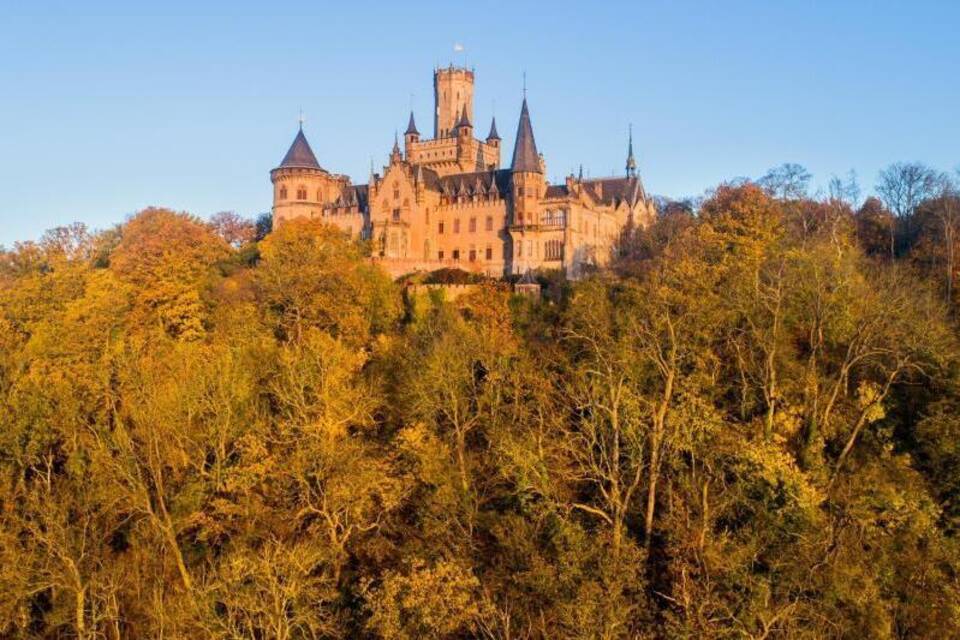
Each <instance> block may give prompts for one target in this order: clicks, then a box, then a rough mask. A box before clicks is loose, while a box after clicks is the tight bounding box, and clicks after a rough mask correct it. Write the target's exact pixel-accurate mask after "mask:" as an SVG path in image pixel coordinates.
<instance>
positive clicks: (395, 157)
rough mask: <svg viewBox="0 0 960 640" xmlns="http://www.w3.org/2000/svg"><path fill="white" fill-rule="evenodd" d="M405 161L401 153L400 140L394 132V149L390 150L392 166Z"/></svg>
mask: <svg viewBox="0 0 960 640" xmlns="http://www.w3.org/2000/svg"><path fill="white" fill-rule="evenodd" d="M402 160H403V155H402V154H401V153H400V140H399V139H398V138H397V132H396V131H394V132H393V149H391V150H390V164H396V163H398V162H400V161H402Z"/></svg>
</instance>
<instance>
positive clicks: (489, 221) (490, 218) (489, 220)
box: [487, 216, 493, 231]
mask: <svg viewBox="0 0 960 640" xmlns="http://www.w3.org/2000/svg"><path fill="white" fill-rule="evenodd" d="M487 231H493V216H487Z"/></svg>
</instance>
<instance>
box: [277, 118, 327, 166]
mask: <svg viewBox="0 0 960 640" xmlns="http://www.w3.org/2000/svg"><path fill="white" fill-rule="evenodd" d="M279 168H302V169H320V168H321V167H320V163H319V162H317V156H315V155H313V149H311V148H310V143H309V142H307V137H306V136H305V135H303V127H300V130H299V131H297V137H296V138H294V139H293V144H291V145H290V150H289V151H287V155H285V156H283V160H282V161H281V162H280V167H279Z"/></svg>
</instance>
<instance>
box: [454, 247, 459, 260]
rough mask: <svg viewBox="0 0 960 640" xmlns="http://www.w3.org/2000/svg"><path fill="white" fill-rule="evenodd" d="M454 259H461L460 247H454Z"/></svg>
mask: <svg viewBox="0 0 960 640" xmlns="http://www.w3.org/2000/svg"><path fill="white" fill-rule="evenodd" d="M453 259H454V260H459V259H460V249H454V250H453Z"/></svg>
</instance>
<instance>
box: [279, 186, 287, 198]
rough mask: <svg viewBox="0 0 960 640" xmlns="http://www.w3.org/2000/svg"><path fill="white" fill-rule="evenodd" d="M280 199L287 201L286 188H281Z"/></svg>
mask: <svg viewBox="0 0 960 640" xmlns="http://www.w3.org/2000/svg"><path fill="white" fill-rule="evenodd" d="M280 199H281V200H286V199H287V188H286V187H280Z"/></svg>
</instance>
